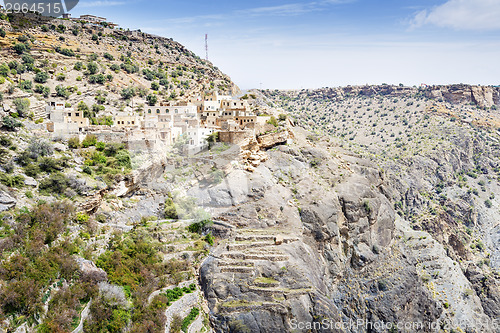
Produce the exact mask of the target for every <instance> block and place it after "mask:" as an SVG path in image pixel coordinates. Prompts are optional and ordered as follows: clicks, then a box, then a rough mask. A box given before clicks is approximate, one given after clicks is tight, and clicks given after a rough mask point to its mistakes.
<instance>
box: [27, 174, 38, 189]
mask: <svg viewBox="0 0 500 333" xmlns="http://www.w3.org/2000/svg"><path fill="white" fill-rule="evenodd" d="M24 185H26V186H33V187H37V186H38V182H37V181H36V180H35V178H31V177H28V176H25V177H24Z"/></svg>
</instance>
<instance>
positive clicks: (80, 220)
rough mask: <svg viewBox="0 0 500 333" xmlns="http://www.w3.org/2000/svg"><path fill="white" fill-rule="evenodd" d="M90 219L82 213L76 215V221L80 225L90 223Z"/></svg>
mask: <svg viewBox="0 0 500 333" xmlns="http://www.w3.org/2000/svg"><path fill="white" fill-rule="evenodd" d="M89 219H90V217H89V216H88V215H87V214H85V213H82V212H79V213H76V221H77V222H78V223H87V222H88V221H89Z"/></svg>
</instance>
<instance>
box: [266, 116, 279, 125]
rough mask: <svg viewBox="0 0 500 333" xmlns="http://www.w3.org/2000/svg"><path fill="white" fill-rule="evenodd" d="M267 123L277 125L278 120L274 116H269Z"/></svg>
mask: <svg viewBox="0 0 500 333" xmlns="http://www.w3.org/2000/svg"><path fill="white" fill-rule="evenodd" d="M267 123H268V124H271V125H273V126H274V127H278V121H277V120H276V118H275V117H274V116H271V118H270V119H269V120H268V121H267Z"/></svg>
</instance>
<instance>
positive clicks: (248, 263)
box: [217, 261, 255, 267]
mask: <svg viewBox="0 0 500 333" xmlns="http://www.w3.org/2000/svg"><path fill="white" fill-rule="evenodd" d="M217 265H218V266H219V267H223V266H243V267H253V266H255V264H254V263H253V261H219V262H217Z"/></svg>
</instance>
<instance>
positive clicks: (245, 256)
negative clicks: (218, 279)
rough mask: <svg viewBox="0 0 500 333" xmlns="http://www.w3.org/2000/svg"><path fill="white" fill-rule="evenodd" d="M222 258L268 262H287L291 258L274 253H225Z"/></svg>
mask: <svg viewBox="0 0 500 333" xmlns="http://www.w3.org/2000/svg"><path fill="white" fill-rule="evenodd" d="M221 257H222V258H226V259H227V258H229V259H239V260H267V261H287V260H288V259H289V257H288V256H287V255H284V254H273V253H241V252H225V253H222V254H221Z"/></svg>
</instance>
